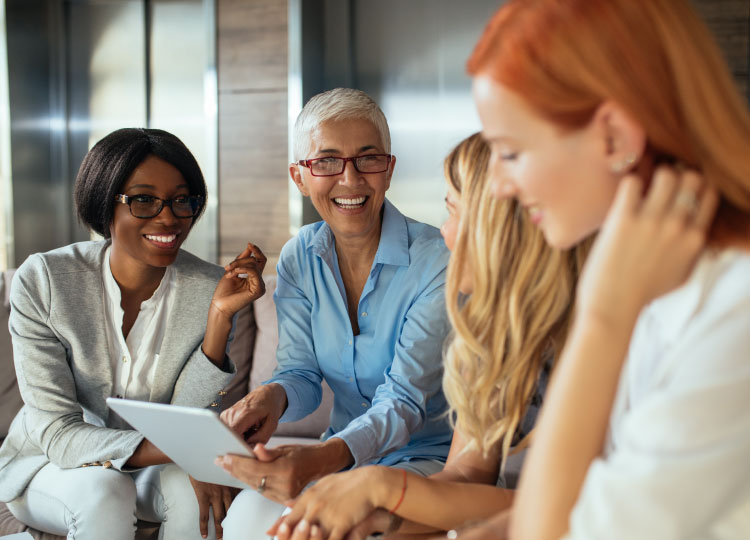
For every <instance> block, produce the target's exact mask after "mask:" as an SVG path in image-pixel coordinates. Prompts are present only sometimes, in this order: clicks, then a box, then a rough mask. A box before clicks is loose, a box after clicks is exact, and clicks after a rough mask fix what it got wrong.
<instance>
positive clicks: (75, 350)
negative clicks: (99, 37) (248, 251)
mask: <svg viewBox="0 0 750 540" xmlns="http://www.w3.org/2000/svg"><path fill="white" fill-rule="evenodd" d="M107 245H108V242H106V241H101V242H80V243H77V244H72V245H70V246H66V247H63V248H60V249H56V250H54V251H50V252H47V253H42V254H36V255H32V256H30V257H29V258H28V259H27V260H26V261H25V262H24V263H23V264H22V265H21V267H20V268H19V269H18V271H17V272H16V275H15V277H14V279H13V283H12V286H11V293H10V301H11V314H10V321H9V324H8V326H9V328H10V333H11V336H12V339H13V355H14V360H15V366H16V373H17V376H18V385H19V388H20V390H21V395H22V397H23V400H24V406H23V408H22V409H21V410H20V411H19V413H18V415H16V417H15V419H14V420H13V423H12V424H11V427H10V431H9V433H8V437H7V438H6V439H5V442H4V443H3V445H2V447H0V501H5V502H9V501H11V500H13V499H15V498H16V497H18V496H19V495H21V494H22V493H23V491H24V490H25V489H26V486H27V485H28V483H29V482H30V481H31V479H32V478H33V477H34V475H35V474H36V473H37V472H38V471H39V470H40V469H41V468H42V467H44V466H45V465H46V464H47V463H49V462H52V463H54V464H56V465H57V466H59V467H61V468H64V469H68V468H75V467H80V466H81V465H83V464H85V463H92V462H96V461H98V462H104V461H111V462H112V465H113V467H115V468H117V469H120V470H122V468H123V467H124V466H125V463H126V462H127V460H128V459H129V458H130V456H131V455H132V454H133V452H134V451H135V449H136V447H137V446H138V444H139V443H140V442H141V440H142V439H143V436H142V435H140V434H139V433H138V432H136V431H132V430H122V429H113V428H110V427H108V426H109V425H110V423H111V420H112V419H111V418H110V411H109V409H108V408H107V404H106V402H105V399H106V398H107V397H109V396H111V395H112V386H113V379H114V375H113V370H112V366H111V362H110V359H109V348H108V345H107V338H106V333H105V315H104V284H103V282H102V265H103V262H104V252H105V250H106V248H107ZM173 267H174V269H175V275H176V286H177V295H176V298H175V303H174V307H173V310H172V312H171V313H170V315H169V321H168V325H167V330H166V334H165V336H164V340H163V342H162V346H161V350H160V353H159V364H158V366H157V370H156V373H155V376H154V383H153V388H152V389H151V395H150V397H149V401H153V402H159V403H174V404H180V405H188V406H196V407H206V406H208V405H209V404H211V403H212V402H216V401H218V395H219V394H218V392H219V391H220V390H221V389H222V388H223V387H224V386H226V385H227V384H228V383H229V382H230V380H231V379H232V377H233V376H234V372H235V368H234V364H233V363H232V362H231V361H230V360H229V358H226V359H225V363H224V366H223V369H219V368H217V367H216V366H215V365H214V364H213V363H212V362H211V361H210V360H209V359H208V358H207V357H206V356H205V355H204V354H203V351H202V349H201V343H202V341H203V335H204V333H205V330H206V320H207V314H208V307H209V305H210V303H211V297H212V295H213V292H214V289H215V287H216V283H217V282H218V281H219V279H220V278H221V276H222V275H223V273H224V270H223V269H222V268H221V267H219V266H216V265H213V264H210V263H207V262H205V261H202V260H200V259H198V258H197V257H195V256H193V255H191V254H189V253H187V252H185V251H180V253H179V255H178V257H177V260H176V261H175V262H174V266H173ZM113 416H114V415H113Z"/></svg>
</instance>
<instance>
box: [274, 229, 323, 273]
mask: <svg viewBox="0 0 750 540" xmlns="http://www.w3.org/2000/svg"><path fill="white" fill-rule="evenodd" d="M324 226H325V222H324V221H317V222H315V223H310V224H309V225H304V226H303V227H302V228H300V230H299V231H298V232H297V234H295V235H294V236H293V237H292V238H290V239H289V240H288V241H287V243H286V244H284V247H282V248H281V253H280V255H279V262H278V266H279V267H282V268H284V269H287V270H290V271H291V270H295V269H299V268H301V267H302V266H304V265H305V261H306V260H307V259H308V257H309V256H310V250H311V248H312V247H313V244H314V243H315V242H316V240H317V239H318V237H319V235H320V234H323V233H324V232H325V231H322V230H321V229H322V228H323V227H324Z"/></svg>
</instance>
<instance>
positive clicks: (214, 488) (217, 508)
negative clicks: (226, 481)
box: [189, 476, 239, 540]
mask: <svg viewBox="0 0 750 540" xmlns="http://www.w3.org/2000/svg"><path fill="white" fill-rule="evenodd" d="M189 478H190V483H191V484H192V485H193V490H194V491H195V496H196V498H197V499H198V508H199V520H198V526H199V527H200V531H201V536H203V538H206V537H207V536H208V510H209V508H213V511H214V526H215V527H216V538H217V539H218V540H221V539H222V538H223V536H224V534H223V533H224V531H223V530H222V528H221V522H222V521H224V518H225V517H226V515H227V511H228V510H229V506H230V505H231V504H232V501H233V500H234V498H235V497H236V496H237V493H238V492H239V490H237V489H234V488H230V487H227V486H220V485H217V484H207V483H205V482H200V481H198V480H196V479H195V478H193V477H192V476H190V477H189Z"/></svg>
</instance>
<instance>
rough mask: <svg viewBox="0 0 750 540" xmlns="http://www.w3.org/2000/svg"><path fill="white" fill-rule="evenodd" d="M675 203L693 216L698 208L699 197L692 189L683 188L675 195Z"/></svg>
mask: <svg viewBox="0 0 750 540" xmlns="http://www.w3.org/2000/svg"><path fill="white" fill-rule="evenodd" d="M674 205H675V206H676V207H677V208H681V209H682V210H684V211H685V212H687V213H688V215H691V216H692V215H693V214H695V212H696V210H698V197H696V195H695V193H693V192H692V191H690V190H688V189H683V190H681V191H680V192H679V193H678V194H677V197H675V199H674Z"/></svg>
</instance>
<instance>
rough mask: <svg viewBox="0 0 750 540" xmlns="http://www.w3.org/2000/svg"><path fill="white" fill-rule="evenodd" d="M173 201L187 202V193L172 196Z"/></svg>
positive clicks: (188, 199)
mask: <svg viewBox="0 0 750 540" xmlns="http://www.w3.org/2000/svg"><path fill="white" fill-rule="evenodd" d="M174 202H176V203H177V204H188V203H189V202H190V196H189V195H178V196H177V197H175V198H174Z"/></svg>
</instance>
